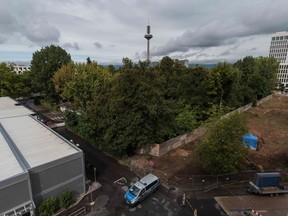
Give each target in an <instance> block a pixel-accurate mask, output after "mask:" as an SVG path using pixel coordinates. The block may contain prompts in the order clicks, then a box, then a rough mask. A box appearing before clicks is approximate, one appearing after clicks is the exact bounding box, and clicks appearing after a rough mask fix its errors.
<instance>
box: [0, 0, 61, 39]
mask: <svg viewBox="0 0 288 216" xmlns="http://www.w3.org/2000/svg"><path fill="white" fill-rule="evenodd" d="M37 3H38V2H37ZM1 4H2V3H1ZM35 5H36V4H35V3H34V1H29V0H26V1H23V2H22V1H21V2H19V1H15V0H10V1H9V2H8V1H7V0H6V1H5V0H4V4H3V5H1V7H0V26H1V28H0V35H1V37H2V38H4V39H5V40H8V39H9V38H10V37H11V36H15V35H18V37H19V36H22V37H23V38H26V39H27V40H29V41H31V42H32V43H36V44H40V45H43V44H49V43H54V42H58V41H59V38H60V31H59V30H58V29H57V28H56V27H55V26H53V25H51V24H50V23H49V20H48V18H47V13H46V12H45V11H42V9H43V8H41V2H39V5H37V7H36V6H35ZM42 6H43V5H42Z"/></svg>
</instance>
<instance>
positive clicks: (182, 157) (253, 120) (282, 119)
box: [131, 95, 288, 184]
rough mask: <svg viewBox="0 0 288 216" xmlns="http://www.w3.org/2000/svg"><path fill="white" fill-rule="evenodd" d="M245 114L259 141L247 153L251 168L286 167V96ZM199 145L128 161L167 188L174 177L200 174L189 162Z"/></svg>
mask: <svg viewBox="0 0 288 216" xmlns="http://www.w3.org/2000/svg"><path fill="white" fill-rule="evenodd" d="M246 114H247V115H248V119H249V120H248V126H249V132H250V133H252V134H253V135H255V136H257V137H258V139H259V145H258V148H257V150H250V152H249V159H250V160H251V162H252V164H253V165H255V167H256V168H259V167H260V169H264V170H272V169H276V168H283V167H284V166H286V167H287V166H288V96H286V95H274V96H273V97H272V98H271V99H270V100H269V101H266V102H264V103H263V104H261V105H259V106H257V107H255V108H251V109H250V110H248V111H247V112H246ZM199 143H200V140H197V141H196V142H192V143H190V144H187V145H185V146H182V147H179V148H178V149H175V150H172V151H170V152H168V153H167V154H166V155H164V156H161V157H152V156H147V155H135V156H134V157H133V158H132V159H131V161H132V164H135V165H136V166H138V167H139V168H143V169H144V170H145V172H149V171H153V172H154V173H156V174H157V175H158V176H159V177H160V179H164V180H165V181H167V183H168V184H169V181H173V182H175V181H177V176H178V177H179V176H184V177H185V176H189V175H190V176H193V175H201V174H203V172H202V171H201V170H198V169H197V168H196V167H195V165H194V164H193V159H192V152H193V149H194V148H195V146H196V145H198V144H199ZM151 161H153V162H154V164H155V165H154V168H152V167H151V166H150V165H151ZM149 162H150V165H149ZM247 169H249V167H247ZM144 174H145V173H144ZM217 181H218V180H217Z"/></svg>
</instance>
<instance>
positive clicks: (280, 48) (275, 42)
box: [269, 32, 288, 91]
mask: <svg viewBox="0 0 288 216" xmlns="http://www.w3.org/2000/svg"><path fill="white" fill-rule="evenodd" d="M269 57H274V58H275V59H277V61H278V62H279V69H278V74H277V78H278V81H279V82H280V83H282V84H284V87H285V91H288V32H277V33H275V34H273V35H272V38H271V44H270V50H269Z"/></svg>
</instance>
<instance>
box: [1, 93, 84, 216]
mask: <svg viewBox="0 0 288 216" xmlns="http://www.w3.org/2000/svg"><path fill="white" fill-rule="evenodd" d="M0 158H1V160H0V216H12V215H15V216H16V215H33V214H34V213H35V207H36V206H37V205H38V204H39V203H40V202H41V201H43V200H45V199H47V198H50V197H52V196H54V197H57V196H58V195H59V194H60V193H61V192H63V191H65V190H68V191H71V192H72V193H73V196H74V197H78V196H79V195H81V194H83V193H84V192H85V167H84V155H83V152H82V151H81V150H80V149H78V148H77V147H76V146H74V145H73V144H71V143H70V142H69V141H67V140H66V139H64V138H63V137H61V136H59V135H58V134H57V133H55V132H54V131H52V130H51V129H49V128H48V127H46V126H45V125H44V124H42V123H41V122H39V121H38V120H37V119H36V118H35V117H34V116H33V112H32V111H30V110H29V109H26V108H25V107H23V106H21V105H18V104H17V103H16V101H14V100H12V99H11V98H9V97H0Z"/></svg>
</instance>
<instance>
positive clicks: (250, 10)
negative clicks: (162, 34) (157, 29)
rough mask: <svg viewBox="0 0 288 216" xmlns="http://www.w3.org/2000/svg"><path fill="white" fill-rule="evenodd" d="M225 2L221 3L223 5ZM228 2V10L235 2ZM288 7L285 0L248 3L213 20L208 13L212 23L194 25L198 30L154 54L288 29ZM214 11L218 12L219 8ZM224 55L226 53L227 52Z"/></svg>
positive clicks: (158, 54) (192, 30) (207, 45)
mask: <svg viewBox="0 0 288 216" xmlns="http://www.w3.org/2000/svg"><path fill="white" fill-rule="evenodd" d="M223 2H224V1H220V2H219V4H220V6H221V4H222V3H223ZM280 2H282V4H283V7H279V5H281V3H280ZM225 3H226V4H227V5H225V6H226V7H227V8H229V6H233V5H232V2H227V1H226V2H225ZM264 3H265V4H264ZM284 5H287V4H285V1H281V0H280V1H270V0H264V2H260V1H255V2H254V1H253V2H251V5H249V6H248V4H247V2H244V3H243V4H242V5H240V4H239V8H235V9H234V8H233V10H231V11H229V10H226V11H223V10H221V11H222V12H223V15H222V14H217V13H216V14H215V13H214V16H215V17H212V15H211V16H210V15H209V14H207V18H210V20H206V21H205V22H203V23H199V24H198V25H196V26H195V25H194V26H195V27H194V28H191V29H188V30H186V31H185V32H184V33H183V34H182V35H180V36H178V37H177V38H174V39H172V40H170V41H169V42H168V43H167V44H166V45H164V46H160V47H157V49H155V51H154V54H155V55H157V56H163V55H169V54H171V53H174V52H187V51H189V50H191V49H193V48H199V47H200V48H205V47H221V46H223V45H233V44H237V43H238V42H239V40H240V39H243V38H246V37H251V36H257V35H263V34H272V33H274V32H277V31H283V30H287V19H288V13H287V7H286V6H284ZM222 6H223V5H222ZM216 7H217V6H216ZM218 7H219V6H218ZM234 7H235V5H234ZM214 10H217V8H215V9H214ZM227 11H228V12H227ZM233 12H234V14H233ZM240 12H241V13H240ZM223 54H225V53H224V52H223ZM226 54H229V52H228V51H227V52H226Z"/></svg>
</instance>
